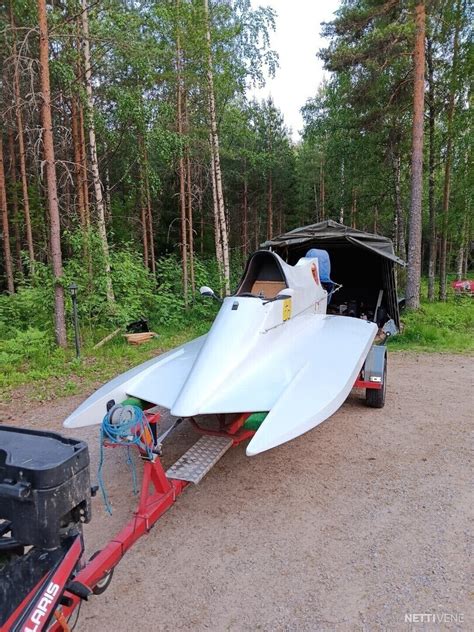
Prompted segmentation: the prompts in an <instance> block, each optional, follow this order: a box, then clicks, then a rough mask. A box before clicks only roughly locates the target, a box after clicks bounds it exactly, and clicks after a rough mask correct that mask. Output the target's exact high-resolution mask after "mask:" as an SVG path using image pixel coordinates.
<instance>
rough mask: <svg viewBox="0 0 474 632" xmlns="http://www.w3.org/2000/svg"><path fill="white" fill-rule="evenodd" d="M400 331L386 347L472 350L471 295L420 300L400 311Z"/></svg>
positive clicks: (473, 313) (473, 304) (473, 307)
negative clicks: (414, 306)
mask: <svg viewBox="0 0 474 632" xmlns="http://www.w3.org/2000/svg"><path fill="white" fill-rule="evenodd" d="M401 319H402V325H403V327H402V333H401V334H399V335H398V336H394V337H393V338H392V339H390V341H389V346H390V349H393V350H409V351H428V352H454V353H474V299H472V298H471V297H468V296H463V297H454V296H451V297H450V298H449V300H448V301H447V302H446V303H439V302H436V303H426V302H424V303H422V305H421V307H420V309H419V310H417V311H413V312H411V311H406V312H403V313H402V315H401Z"/></svg>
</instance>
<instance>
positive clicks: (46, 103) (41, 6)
mask: <svg viewBox="0 0 474 632" xmlns="http://www.w3.org/2000/svg"><path fill="white" fill-rule="evenodd" d="M38 24H39V31H40V40H39V62H40V83H41V97H42V107H41V123H42V127H43V150H44V162H45V166H46V180H47V191H48V209H49V222H50V248H51V260H52V265H53V276H54V329H55V334H56V342H57V344H58V345H59V346H61V347H65V346H66V321H65V316H64V289H63V286H62V275H63V262H62V254H61V226H60V220H59V206H58V192H57V185H56V163H55V159H54V144H53V123H52V117H51V89H50V85H49V42H48V22H47V13H46V0H38Z"/></svg>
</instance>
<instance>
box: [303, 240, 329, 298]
mask: <svg viewBox="0 0 474 632" xmlns="http://www.w3.org/2000/svg"><path fill="white" fill-rule="evenodd" d="M305 257H306V258H308V259H317V260H318V268H319V279H320V281H321V284H322V285H323V287H324V289H325V290H327V292H328V304H329V302H330V301H331V296H332V291H333V289H334V286H335V285H336V284H335V283H334V281H333V280H332V279H331V260H330V259H329V253H328V251H327V250H320V249H319V248H311V249H310V250H308V252H307V253H306V254H305Z"/></svg>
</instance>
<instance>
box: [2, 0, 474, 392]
mask: <svg viewBox="0 0 474 632" xmlns="http://www.w3.org/2000/svg"><path fill="white" fill-rule="evenodd" d="M471 24H472V14H471V9H470V5H469V3H467V2H466V1H465V0H454V1H453V0H429V1H428V0H426V2H420V1H417V0H357V1H355V0H343V1H342V2H341V3H340V8H339V10H338V11H337V13H336V16H335V19H334V20H333V21H332V22H330V23H328V24H323V25H322V29H323V33H324V35H325V36H326V38H327V41H328V46H327V47H326V48H325V49H322V50H320V52H319V55H320V57H321V58H322V60H323V61H324V65H325V68H326V70H327V71H328V79H327V81H325V82H324V83H323V84H322V85H321V86H320V87H319V89H318V91H317V93H316V94H315V95H314V97H313V98H311V99H310V100H309V101H308V102H307V103H305V104H301V105H302V112H303V117H304V129H303V132H302V138H301V141H299V142H297V143H295V142H294V141H292V139H291V135H290V133H289V130H288V129H287V127H286V126H285V122H284V119H283V116H282V114H281V112H280V111H279V110H278V108H277V107H276V106H275V104H274V103H273V102H272V100H271V99H267V100H264V101H256V100H252V99H250V98H249V94H251V93H252V88H253V87H254V86H256V85H262V84H263V82H264V78H265V76H267V75H268V74H270V75H271V74H272V73H273V72H275V71H276V70H277V67H278V56H277V53H276V52H275V51H273V50H271V48H270V44H269V42H270V39H269V35H270V32H271V31H272V29H274V26H275V14H274V12H273V10H272V9H271V8H269V7H265V6H262V7H258V8H255V7H253V5H252V4H251V3H250V1H249V0H165V1H161V2H156V1H152V0H135V1H133V2H129V1H128V0H101V1H100V2H98V1H96V0H89V2H87V1H86V0H53V1H48V2H46V0H6V1H5V2H3V3H2V5H1V6H0V37H1V42H2V45H1V48H0V112H1V128H0V210H1V215H2V244H1V245H2V253H3V257H2V259H1V262H0V285H1V290H2V292H3V293H2V294H1V296H0V373H1V382H2V385H3V386H4V387H6V388H7V389H8V388H10V387H13V386H17V385H19V384H23V383H25V382H35V383H36V387H35V388H36V389H39V391H38V392H39V393H40V395H39V396H40V397H41V396H43V395H41V393H43V391H42V390H41V389H42V388H43V387H40V386H39V385H40V384H47V385H48V386H47V387H45V388H46V390H47V391H48V389H49V391H51V392H53V391H54V392H55V393H56V394H60V393H61V392H70V391H73V390H74V389H75V388H77V384H78V382H80V381H81V380H84V379H91V380H92V381H93V380H94V379H99V378H101V379H102V378H105V377H108V376H109V374H110V375H112V374H113V372H114V371H116V370H117V369H118V368H119V367H122V366H123V365H124V364H130V363H136V362H137V361H138V360H139V359H141V358H144V357H146V356H147V355H150V354H153V353H156V350H157V349H165V348H167V347H168V346H170V345H172V344H175V343H177V342H179V341H181V340H185V339H188V338H189V337H192V336H194V335H197V334H199V333H202V332H204V331H205V330H206V329H207V328H208V326H209V322H211V320H212V316H213V315H214V314H215V311H216V307H215V305H213V304H211V303H210V302H203V301H201V300H200V298H199V297H198V296H197V293H196V290H197V289H198V288H199V286H200V285H211V286H212V287H214V289H220V290H221V292H228V291H229V290H230V289H231V288H232V287H233V286H235V283H236V280H237V278H238V277H239V276H240V273H241V270H242V267H243V263H244V261H245V259H246V257H247V256H248V254H249V253H250V252H252V251H253V250H255V249H257V248H258V247H259V244H260V243H262V241H264V240H265V239H267V238H269V237H271V236H274V235H276V234H279V233H282V232H284V231H286V230H290V229H292V228H295V227H297V226H302V225H306V224H311V223H315V222H318V221H322V220H325V219H334V220H336V221H340V222H343V223H345V224H347V225H349V226H352V227H355V228H359V229H362V230H368V231H370V232H376V233H380V234H383V235H386V236H389V237H391V238H392V239H393V242H394V246H395V249H396V252H397V254H398V255H399V256H400V257H401V258H403V259H404V260H407V261H408V266H407V269H406V272H405V271H401V272H400V273H399V275H398V285H399V292H400V293H401V294H406V296H407V302H408V305H409V307H411V308H413V309H415V310H416V309H418V308H420V301H421V309H418V311H416V312H413V313H410V314H408V316H407V318H406V325H407V326H406V330H405V333H404V334H403V336H400V337H398V340H394V341H393V344H394V346H395V347H396V346H398V347H406V346H409V347H410V348H414V349H417V348H427V349H431V348H436V349H440V348H441V349H454V350H458V351H463V350H466V349H472V342H469V340H472V336H471V337H469V335H468V331H469V328H472V319H473V307H472V301H471V300H470V299H469V298H468V299H464V300H463V299H461V300H454V297H453V296H452V294H451V290H450V284H449V281H450V279H452V278H455V277H457V278H461V277H465V276H469V269H470V262H471V259H470V255H471V245H472V231H473V221H472V209H471V200H472V192H473V172H472V162H471V151H472V140H471V129H472V127H471V109H470V103H471V94H472V92H471V88H472V76H473V72H472V71H473V56H472V44H471V41H472V31H471V27H470V25H471ZM315 37H316V33H315ZM301 80H302V81H304V80H306V78H305V77H302V78H301ZM422 273H423V275H424V278H423V279H420V275H421V274H422ZM71 283H75V284H77V286H78V291H77V295H78V305H79V319H80V323H81V336H82V344H83V348H84V352H83V356H84V359H83V361H82V362H79V361H76V360H74V353H73V350H72V349H71V347H72V340H73V331H72V327H71V299H70V293H69V286H70V284H71ZM141 316H145V317H146V318H148V319H149V321H150V324H151V326H152V327H153V328H154V329H155V330H156V331H158V333H159V334H160V337H159V338H157V339H156V340H155V341H153V342H151V343H149V344H148V345H146V346H145V347H144V348H143V349H141V350H136V349H131V348H129V347H127V346H126V345H125V343H124V342H123V340H122V338H121V337H117V338H116V339H115V340H114V341H112V342H111V343H108V345H106V346H104V347H102V348H101V349H100V350H97V351H93V350H92V346H93V345H94V344H95V343H96V342H97V341H98V340H100V339H101V338H102V337H103V336H105V335H106V334H108V333H110V332H111V331H113V330H115V329H116V328H118V327H123V326H124V325H126V324H127V323H128V322H130V321H131V320H134V319H136V318H139V317H141ZM49 391H48V392H49Z"/></svg>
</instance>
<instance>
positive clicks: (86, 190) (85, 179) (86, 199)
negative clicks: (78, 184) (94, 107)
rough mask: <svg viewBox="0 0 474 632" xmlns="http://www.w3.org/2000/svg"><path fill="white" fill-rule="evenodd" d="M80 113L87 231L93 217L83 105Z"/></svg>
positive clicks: (79, 108) (80, 139)
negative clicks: (91, 213)
mask: <svg viewBox="0 0 474 632" xmlns="http://www.w3.org/2000/svg"><path fill="white" fill-rule="evenodd" d="M78 113H79V144H80V149H81V172H82V178H81V180H82V188H83V191H84V193H83V200H84V218H85V225H86V228H87V230H89V228H90V223H91V216H90V208H89V179H88V176H87V149H86V135H85V131H84V129H85V128H84V108H83V107H82V103H81V102H80V101H79V103H78Z"/></svg>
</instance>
